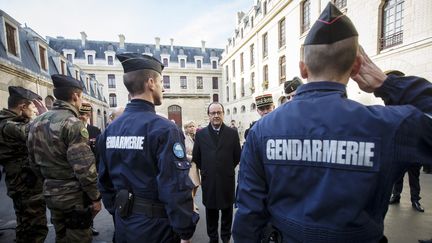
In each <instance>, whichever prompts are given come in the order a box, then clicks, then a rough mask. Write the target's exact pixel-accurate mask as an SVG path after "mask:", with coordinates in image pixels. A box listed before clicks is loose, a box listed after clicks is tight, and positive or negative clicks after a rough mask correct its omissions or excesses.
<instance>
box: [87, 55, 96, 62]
mask: <svg viewBox="0 0 432 243" xmlns="http://www.w3.org/2000/svg"><path fill="white" fill-rule="evenodd" d="M87 64H94V60H93V55H88V56H87Z"/></svg>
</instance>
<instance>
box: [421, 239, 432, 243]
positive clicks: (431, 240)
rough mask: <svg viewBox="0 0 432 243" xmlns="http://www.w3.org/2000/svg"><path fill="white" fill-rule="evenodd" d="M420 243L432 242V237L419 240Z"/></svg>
mask: <svg viewBox="0 0 432 243" xmlns="http://www.w3.org/2000/svg"><path fill="white" fill-rule="evenodd" d="M419 243H432V239H430V240H419Z"/></svg>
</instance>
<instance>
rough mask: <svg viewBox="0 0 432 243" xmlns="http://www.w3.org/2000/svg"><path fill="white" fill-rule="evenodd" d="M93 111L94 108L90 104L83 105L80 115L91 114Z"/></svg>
mask: <svg viewBox="0 0 432 243" xmlns="http://www.w3.org/2000/svg"><path fill="white" fill-rule="evenodd" d="M91 111H92V106H91V104H90V103H82V104H81V107H80V109H79V112H80V113H90V112H91Z"/></svg>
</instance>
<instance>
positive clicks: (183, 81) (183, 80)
mask: <svg viewBox="0 0 432 243" xmlns="http://www.w3.org/2000/svg"><path fill="white" fill-rule="evenodd" d="M180 88H181V89H187V78H186V76H180Z"/></svg>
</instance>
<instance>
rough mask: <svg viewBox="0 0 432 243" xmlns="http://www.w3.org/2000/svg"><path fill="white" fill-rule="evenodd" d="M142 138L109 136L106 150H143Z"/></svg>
mask: <svg viewBox="0 0 432 243" xmlns="http://www.w3.org/2000/svg"><path fill="white" fill-rule="evenodd" d="M143 145H144V137H141V136H109V137H107V139H106V148H107V149H139V150H142V149H144V146H143Z"/></svg>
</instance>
